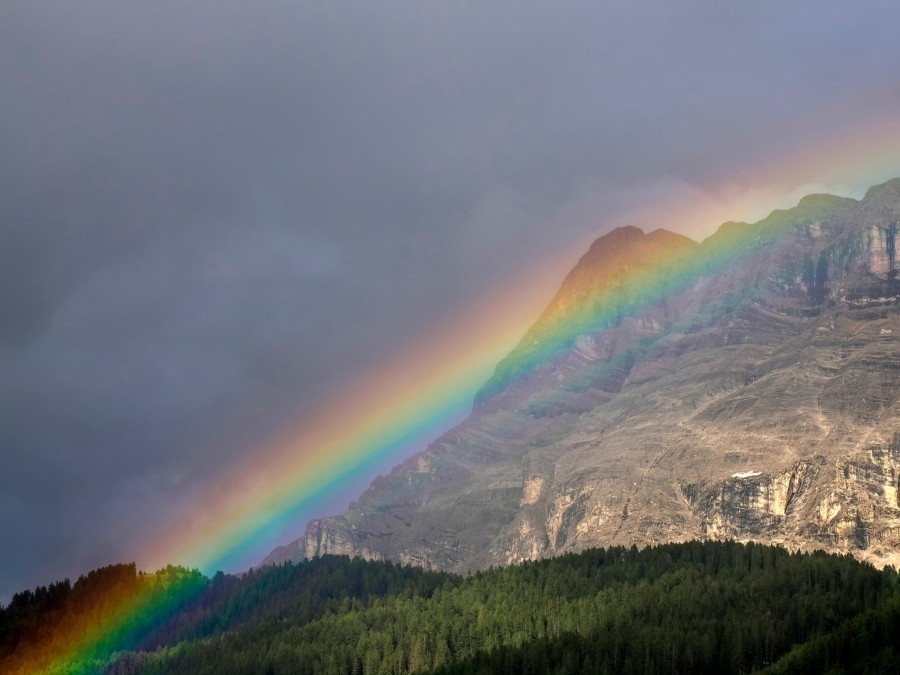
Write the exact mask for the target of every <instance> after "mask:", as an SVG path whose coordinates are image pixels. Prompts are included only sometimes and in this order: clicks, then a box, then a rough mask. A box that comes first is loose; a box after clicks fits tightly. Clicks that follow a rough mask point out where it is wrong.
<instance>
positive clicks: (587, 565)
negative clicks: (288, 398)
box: [0, 542, 900, 675]
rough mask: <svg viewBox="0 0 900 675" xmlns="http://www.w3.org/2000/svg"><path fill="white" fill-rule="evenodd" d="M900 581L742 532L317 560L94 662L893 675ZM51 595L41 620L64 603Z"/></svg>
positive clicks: (350, 670) (184, 614)
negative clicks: (412, 562)
mask: <svg viewBox="0 0 900 675" xmlns="http://www.w3.org/2000/svg"><path fill="white" fill-rule="evenodd" d="M896 587H897V579H896V574H895V573H894V572H893V571H892V570H885V571H878V570H875V569H874V568H873V567H871V566H870V565H866V564H863V563H860V562H858V561H856V560H854V559H853V558H851V557H849V556H832V555H826V554H824V553H814V554H792V553H789V552H787V551H785V550H784V549H779V548H775V547H769V546H761V545H756V544H746V545H744V544H738V543H734V542H689V543H685V544H668V545H662V546H656V547H652V548H648V549H644V550H642V551H638V550H637V549H636V548H635V547H632V548H631V549H624V548H610V549H595V550H590V551H585V552H583V553H580V554H572V555H565V556H561V557H559V558H555V559H551V560H544V561H538V562H530V563H524V564H521V565H515V566H511V567H504V568H500V569H491V570H488V571H483V572H478V573H476V574H474V575H472V576H470V577H467V578H465V579H463V578H461V577H458V576H454V575H450V574H443V573H433V572H425V571H423V570H420V569H416V568H410V567H402V566H397V565H393V564H391V563H382V562H366V561H362V560H350V559H348V558H346V557H325V558H321V559H317V560H313V561H309V562H305V563H301V564H299V565H291V564H286V565H283V566H280V567H269V568H264V569H261V570H256V571H253V572H250V573H248V574H246V575H244V576H242V577H235V576H228V575H221V574H219V575H216V577H215V578H214V579H213V580H212V581H210V582H208V585H207V588H206V590H205V591H204V592H203V593H200V594H198V595H197V596H195V597H194V598H193V599H192V600H191V601H189V602H187V603H185V604H183V606H182V607H181V608H180V609H178V611H176V612H175V613H174V614H173V615H172V617H171V618H170V619H169V620H168V621H167V622H165V623H163V624H161V625H159V626H157V627H156V629H155V630H154V631H153V632H152V634H150V635H149V636H148V637H145V638H144V639H143V640H142V641H141V642H140V643H139V644H138V645H137V648H135V649H133V650H130V651H124V652H118V653H116V654H115V655H113V656H112V657H111V658H109V660H108V661H107V662H106V664H105V666H104V668H103V669H101V670H103V671H104V672H107V673H112V674H115V675H131V674H136V673H146V674H157V673H158V674H162V673H166V674H168V673H175V674H177V673H190V674H191V675H203V674H205V673H210V674H212V673H221V672H229V673H270V672H271V673H346V674H353V675H370V674H371V675H377V674H380V673H404V674H405V673H416V672H439V673H445V674H451V673H506V672H508V673H580V672H597V673H603V672H609V673H629V672H640V673H656V672H660V673H661V672H666V673H668V672H698V671H707V672H750V671H753V670H760V669H764V668H767V667H771V668H772V672H777V673H796V672H827V671H828V670H829V669H831V670H834V671H835V672H841V670H840V669H844V670H845V671H848V672H850V671H852V672H857V671H858V672H866V671H868V672H885V671H886V670H890V669H891V668H892V667H893V666H895V665H896V664H897V661H898V659H897V655H898V653H900V649H898V647H897V646H895V636H897V635H898V631H897V629H898V627H900V618H898V617H900V595H898V594H897V588H896ZM57 592H59V591H57ZM48 593H49V591H48V592H43V593H41V598H42V600H41V602H42V603H44V604H43V605H41V606H42V607H44V608H45V609H43V610H37V609H35V610H34V612H36V614H32V616H40V615H41V611H44V612H46V613H48V614H46V616H49V615H50V613H52V611H54V610H52V609H50V607H51V606H52V603H50V601H49V600H48V599H47V598H48ZM36 596H37V592H35V593H33V594H31V595H23V596H22V597H19V596H16V598H17V599H14V603H11V604H10V607H8V608H6V609H5V610H3V612H2V614H3V616H0V619H3V618H4V617H5V616H6V615H7V614H8V613H10V614H11V615H15V616H20V615H21V614H22V612H23V611H25V610H23V607H35V608H36V607H38V601H37V600H35V599H34V598H36ZM13 605H15V609H13ZM26 613H27V612H26ZM0 625H4V624H0ZM3 635H4V634H3V632H2V631H0V640H2V639H3Z"/></svg>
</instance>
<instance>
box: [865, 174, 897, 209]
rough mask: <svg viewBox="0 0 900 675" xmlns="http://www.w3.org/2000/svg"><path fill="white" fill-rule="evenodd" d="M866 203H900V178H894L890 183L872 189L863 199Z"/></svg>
mask: <svg viewBox="0 0 900 675" xmlns="http://www.w3.org/2000/svg"><path fill="white" fill-rule="evenodd" d="M863 201H864V202H888V201H889V202H892V203H894V204H896V203H897V202H898V201H900V178H892V179H891V180H889V181H886V182H884V183H881V185H875V186H873V187H870V188H869V189H868V191H867V192H866V196H865V197H863Z"/></svg>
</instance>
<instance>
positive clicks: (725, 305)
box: [266, 179, 900, 572]
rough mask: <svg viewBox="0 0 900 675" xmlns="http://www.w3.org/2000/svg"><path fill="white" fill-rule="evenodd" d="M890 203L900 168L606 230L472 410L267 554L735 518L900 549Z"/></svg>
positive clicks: (438, 562)
mask: <svg viewBox="0 0 900 675" xmlns="http://www.w3.org/2000/svg"><path fill="white" fill-rule="evenodd" d="M898 222H900V179H898V180H894V181H890V182H888V183H886V184H884V185H880V186H878V187H875V188H872V189H871V190H870V191H869V193H868V194H867V195H866V197H865V198H864V199H863V200H861V201H858V202H857V201H855V200H850V199H842V198H838V197H832V196H829V195H813V196H809V197H806V198H804V199H803V200H801V202H800V203H799V204H798V205H797V206H796V207H795V208H793V209H790V210H787V211H776V212H773V213H772V214H771V215H770V216H769V217H768V218H766V219H765V220H763V221H761V222H759V223H756V224H753V225H748V224H743V223H726V224H725V225H723V226H722V227H721V228H720V230H719V231H718V232H717V233H716V234H715V235H713V236H712V237H710V238H708V239H707V240H706V241H704V242H703V243H702V244H699V245H698V244H696V243H694V242H692V241H690V240H688V239H685V238H684V237H680V236H679V235H675V234H672V233H669V232H665V231H663V230H657V231H654V232H651V233H650V234H644V233H643V232H641V231H640V230H638V229H636V228H622V229H619V230H615V231H613V232H611V233H609V234H607V235H605V236H604V237H601V238H600V239H598V240H597V241H596V242H595V243H594V244H593V245H592V246H591V249H590V250H589V251H588V253H587V254H586V255H585V256H584V257H583V258H582V259H581V260H580V261H579V263H578V265H577V266H576V267H575V268H574V269H573V270H572V272H571V273H570V274H569V276H568V277H567V278H566V280H565V282H564V283H563V285H562V287H561V289H560V291H559V292H558V293H557V295H556V297H554V298H553V300H552V302H551V303H550V305H549V306H548V307H547V309H546V311H545V312H544V314H543V315H542V316H541V317H540V319H539V320H538V321H537V322H536V324H535V325H534V326H533V327H532V328H531V329H530V330H529V332H528V334H527V335H526V336H525V337H524V338H523V340H522V342H521V343H520V344H519V345H518V347H516V349H515V350H514V351H513V352H512V353H511V354H510V355H509V357H507V358H506V359H505V360H504V361H503V362H502V363H500V364H499V365H498V367H497V371H496V373H495V375H494V377H493V378H492V379H491V381H490V382H488V383H487V384H486V385H485V387H484V389H483V390H482V392H480V393H479V394H478V396H477V397H476V404H475V407H474V409H473V412H472V414H471V416H470V417H469V418H468V419H467V420H466V421H465V422H463V423H462V424H461V425H459V426H458V427H456V428H455V429H453V430H451V431H450V432H448V433H446V434H444V435H443V436H442V437H440V438H438V439H437V440H436V441H434V442H433V443H432V444H431V445H430V446H429V447H428V448H427V449H426V450H425V451H424V452H422V453H420V454H419V455H417V456H415V457H413V458H411V459H410V460H408V461H407V462H405V463H404V464H402V465H401V466H398V467H396V468H395V469H394V470H393V471H392V472H391V474H390V475H388V476H386V477H381V478H379V479H377V480H376V481H375V482H374V483H373V484H372V486H371V487H370V488H369V489H368V490H367V491H366V492H365V493H364V494H363V495H362V496H361V497H360V499H359V500H358V502H356V503H355V504H353V505H352V506H351V507H350V509H349V510H348V511H347V512H346V513H345V514H343V515H341V516H337V517H334V518H326V519H321V520H316V521H314V522H312V523H310V525H309V527H308V529H307V532H306V535H305V536H304V537H303V538H302V539H300V540H298V541H296V542H293V543H291V544H289V545H287V546H284V547H281V548H279V549H277V550H276V551H273V553H272V554H271V555H270V556H269V558H267V560H266V562H278V561H281V560H286V559H294V560H297V559H302V558H308V557H312V556H316V555H321V554H325V553H348V554H351V555H358V556H363V557H367V558H388V559H392V560H397V561H400V562H404V563H414V564H417V565H423V566H425V567H431V568H440V569H447V570H452V571H458V572H466V571H468V570H475V569H478V568H483V567H487V566H489V565H498V564H506V563H511V562H515V561H520V560H524V559H529V558H539V557H543V556H549V555H555V554H559V553H562V552H566V551H574V550H579V549H583V548H586V547H590V546H602V545H610V544H626V545H630V544H632V543H636V544H637V545H639V546H640V545H643V544H651V543H657V542H664V541H678V540H685V539H692V538H735V539H753V540H757V541H761V542H766V543H778V544H784V545H786V546H789V547H792V548H800V549H813V548H822V549H826V550H829V551H835V552H851V553H853V554H854V555H856V556H858V557H861V558H865V559H869V560H872V561H873V562H875V563H877V564H884V563H891V564H900V501H898V496H900V492H898V489H900V341H898V339H900V282H898V279H897V265H900V260H898V259H897V252H898V243H897V231H898V229H900V227H898Z"/></svg>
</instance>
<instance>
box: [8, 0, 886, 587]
mask: <svg viewBox="0 0 900 675" xmlns="http://www.w3.org/2000/svg"><path fill="white" fill-rule="evenodd" d="M898 25H900V7H897V6H896V3H892V2H870V3H859V4H857V5H854V6H852V7H851V6H850V5H848V4H847V3H845V2H828V1H825V2H822V1H819V2H796V3H776V2H753V3H750V2H747V3H721V2H685V3H671V2H641V1H637V2H635V1H631V2H617V1H610V2H604V3H597V2H578V1H571V2H547V1H544V2H537V1H533V0H518V1H516V2H512V1H502V0H493V1H488V2H485V1H483V0H481V1H478V2H475V1H467V0H453V1H440V0H434V1H432V2H414V1H412V0H410V1H407V2H398V1H396V0H379V2H371V1H349V0H347V1H343V0H334V1H330V2H311V1H304V0H291V1H283V2H281V1H276V0H270V1H266V0H261V1H260V2H253V3H250V2H239V1H237V0H215V1H213V0H192V1H186V0H179V1H177V2H173V1H170V0H157V1H156V2H153V3H148V2H137V1H130V0H81V1H80V2H78V3H73V2H67V1H63V0H60V1H50V0H25V1H20V0H6V1H5V2H3V3H2V4H0V64H2V67H0V101H2V107H0V111H2V113H0V601H6V600H7V599H8V598H9V596H10V595H11V594H12V593H13V592H15V591H17V590H21V589H23V588H26V587H32V586H34V585H36V584H43V583H48V582H50V581H53V580H56V579H59V578H63V577H65V576H69V577H71V578H73V579H74V578H75V577H76V576H77V575H78V574H80V573H83V572H86V571H88V570H89V569H92V568H94V567H97V566H100V565H105V564H109V563H112V562H120V561H130V560H135V559H136V558H137V562H138V565H139V566H141V565H142V564H147V562H148V560H145V559H142V556H145V554H144V553H143V552H144V551H145V550H146V542H148V541H154V540H156V539H157V538H158V537H159V533H160V532H161V531H164V530H165V529H166V528H167V527H172V526H173V523H177V522H179V519H182V518H183V517H184V515H185V514H190V513H197V512H202V511H203V509H204V508H206V506H207V505H208V504H209V503H210V497H209V495H210V494H212V493H214V492H215V490H216V488H217V486H219V485H222V484H224V482H225V480H226V477H227V476H229V475H230V472H231V473H233V472H234V470H235V469H234V467H241V466H246V465H247V463H248V462H249V463H252V461H253V458H254V457H255V456H256V455H257V454H258V453H260V452H261V449H262V448H265V447H267V446H268V445H270V444H271V443H272V442H273V439H277V438H283V437H285V436H290V434H291V430H293V429H297V428H299V427H302V426H303V425H304V424H305V423H307V422H308V420H309V419H310V418H311V417H313V416H315V415H317V414H319V413H320V412H321V410H322V409H323V406H324V407H326V408H327V407H328V406H330V405H331V403H332V402H334V401H341V400H345V399H347V398H348V395H347V392H351V391H354V389H355V388H357V387H358V386H359V382H360V381H361V379H360V378H361V377H363V376H364V374H366V373H373V372H375V373H379V372H383V371H382V370H379V369H383V368H384V364H394V363H398V362H400V361H402V359H403V357H404V354H406V353H407V352H412V351H413V349H414V351H415V354H416V358H417V359H418V361H417V363H420V364H426V365H422V366H421V368H423V369H427V367H428V366H427V363H428V362H429V359H432V360H433V361H434V362H435V363H440V362H441V359H442V353H441V350H442V349H443V350H446V349H447V345H446V343H445V342H442V341H441V340H439V339H437V338H436V337H435V336H436V335H439V334H443V333H445V332H446V331H447V330H451V329H452V327H453V326H460V325H466V326H469V325H472V326H473V328H477V326H475V320H474V319H472V318H471V317H473V316H474V317H478V320H479V321H483V322H484V325H483V326H482V329H483V330H484V331H485V332H486V333H489V332H491V330H492V328H491V326H490V325H488V324H489V323H490V321H491V318H490V312H483V311H477V312H476V311H475V310H474V309H473V308H476V307H482V304H483V302H484V298H485V297H487V296H490V295H491V293H492V292H494V291H496V289H505V291H506V295H504V296H503V297H505V298H509V297H512V296H510V295H509V293H508V291H509V289H510V288H513V287H514V288H515V289H516V293H515V298H516V300H515V302H514V303H512V304H514V305H515V306H513V307H507V309H508V310H509V311H508V312H507V313H506V314H503V317H502V318H503V321H504V324H505V330H506V331H508V334H509V336H510V337H509V339H508V341H507V342H502V341H497V343H496V344H494V343H491V344H492V346H491V348H492V349H493V350H494V352H492V354H494V356H493V357H492V358H496V359H499V358H501V357H502V356H503V355H504V353H505V351H508V350H509V349H511V348H512V347H513V346H514V344H515V339H514V337H513V336H514V335H516V334H518V333H521V332H524V330H525V328H526V327H527V325H528V324H529V322H530V321H533V320H534V319H535V318H536V316H537V314H538V313H539V312H540V310H541V309H542V307H543V305H544V304H546V303H547V302H548V301H549V299H550V296H551V295H552V293H553V292H554V290H555V288H556V287H557V286H558V284H559V283H560V281H561V280H562V277H563V276H564V274H565V272H566V271H567V270H568V268H569V267H571V266H572V265H573V264H574V262H575V261H576V260H577V258H578V256H579V255H580V253H581V252H583V251H584V250H586V248H587V246H588V245H589V243H590V242H591V241H592V240H593V239H595V238H596V237H597V236H600V235H601V234H603V233H604V232H606V231H609V230H610V229H612V228H614V227H616V226H620V225H626V224H628V225H636V226H638V227H641V228H643V229H644V230H646V231H650V230H653V229H656V228H658V227H664V228H667V229H671V230H673V231H677V232H680V233H683V234H686V235H688V236H691V237H694V238H695V239H702V238H703V237H704V236H707V235H709V234H711V233H712V232H714V231H715V229H716V227H717V226H718V225H719V224H720V223H721V222H723V221H725V220H746V221H752V220H755V219H759V218H761V217H764V216H765V215H766V214H767V213H768V212H769V211H771V210H772V209H775V208H784V207H789V206H791V205H793V204H794V203H796V201H797V200H798V199H799V198H800V197H801V196H803V195H804V194H807V193H810V192H832V193H835V194H842V195H845V196H852V197H857V198H859V197H861V196H862V195H863V194H864V192H865V190H866V188H868V187H869V186H871V185H873V184H876V183H879V182H883V181H884V180H887V179H889V178H892V177H896V176H900V79H898V77H897V74H898V73H900V40H898V39H897V37H896V27H897V26H898ZM480 303H482V304H480ZM482 317H483V318H482ZM498 320H499V319H498V318H496V317H495V318H494V321H498ZM430 345H433V349H431V351H429V346H430ZM489 361H490V359H488V360H487V361H486V363H487V362H489ZM483 370H484V379H487V377H488V376H489V375H490V367H489V366H484V368H483ZM370 383H371V382H370ZM474 393H475V391H474V389H473V390H472V391H471V394H472V395H474ZM354 400H355V399H354ZM346 414H347V415H348V416H352V415H353V414H354V412H353V410H352V409H348V410H347V412H346ZM460 414H464V410H463V411H462V412H459V411H457V417H456V418H453V419H451V418H444V419H442V420H441V424H443V425H445V426H446V425H448V424H451V423H452V422H453V421H454V420H455V419H458V418H459V415H460ZM426 431H427V433H426V434H425V436H422V437H421V438H419V437H416V438H415V439H414V442H411V443H408V444H407V445H404V446H403V447H402V448H400V446H398V448H399V449H398V450H397V451H396V452H394V453H393V454H390V455H387V456H384V457H381V458H380V460H379V461H380V463H378V462H372V463H371V465H366V466H365V467H364V469H365V470H360V471H358V472H356V474H358V475H356V474H354V476H353V478H352V480H350V479H348V480H346V481H344V482H343V483H341V485H340V489H335V490H330V491H327V494H325V495H324V496H322V497H321V498H319V499H318V500H317V501H314V502H311V503H309V504H305V505H304V506H303V508H302V509H299V510H297V511H296V513H293V519H292V522H290V523H287V524H282V526H281V527H280V529H278V530H277V532H274V533H273V534H272V536H271V537H270V538H269V539H263V540H262V541H261V543H260V544H259V546H258V548H257V549H254V550H251V551H246V552H244V557H243V558H241V559H240V560H235V561H233V566H234V569H233V570H228V571H236V570H237V569H239V568H242V566H243V567H246V566H248V565H250V564H254V563H255V562H258V561H259V560H261V559H262V558H263V557H264V556H265V555H266V554H267V553H268V551H269V549H270V548H271V547H272V546H274V545H275V544H278V543H285V542H286V541H288V540H290V539H293V538H294V537H296V536H298V535H299V534H300V533H301V532H302V531H303V528H304V526H305V523H306V521H307V520H308V519H309V518H311V517H316V516H322V515H328V514H332V513H337V512H340V511H341V510H342V509H343V508H345V507H346V505H347V504H348V503H349V502H350V501H352V500H353V498H354V497H355V496H357V495H358V494H359V492H361V491H362V490H363V489H364V488H365V486H366V485H367V484H368V483H369V482H370V481H371V480H372V478H374V477H375V475H377V474H378V473H384V472H386V471H388V470H389V469H390V467H391V465H392V464H394V463H396V462H397V461H399V460H400V459H402V457H403V456H404V455H406V454H410V453H412V452H414V451H416V450H417V449H423V446H424V443H426V442H427V437H428V433H433V434H434V435H436V434H437V433H438V432H439V431H440V429H438V428H435V429H429V430H426ZM292 452H294V453H295V454H299V455H302V453H304V452H306V449H305V448H303V447H296V448H293V449H292ZM228 484H229V485H232V483H228ZM171 562H174V563H187V564H191V563H192V561H191V560H183V561H182V560H172V561H171Z"/></svg>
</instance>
